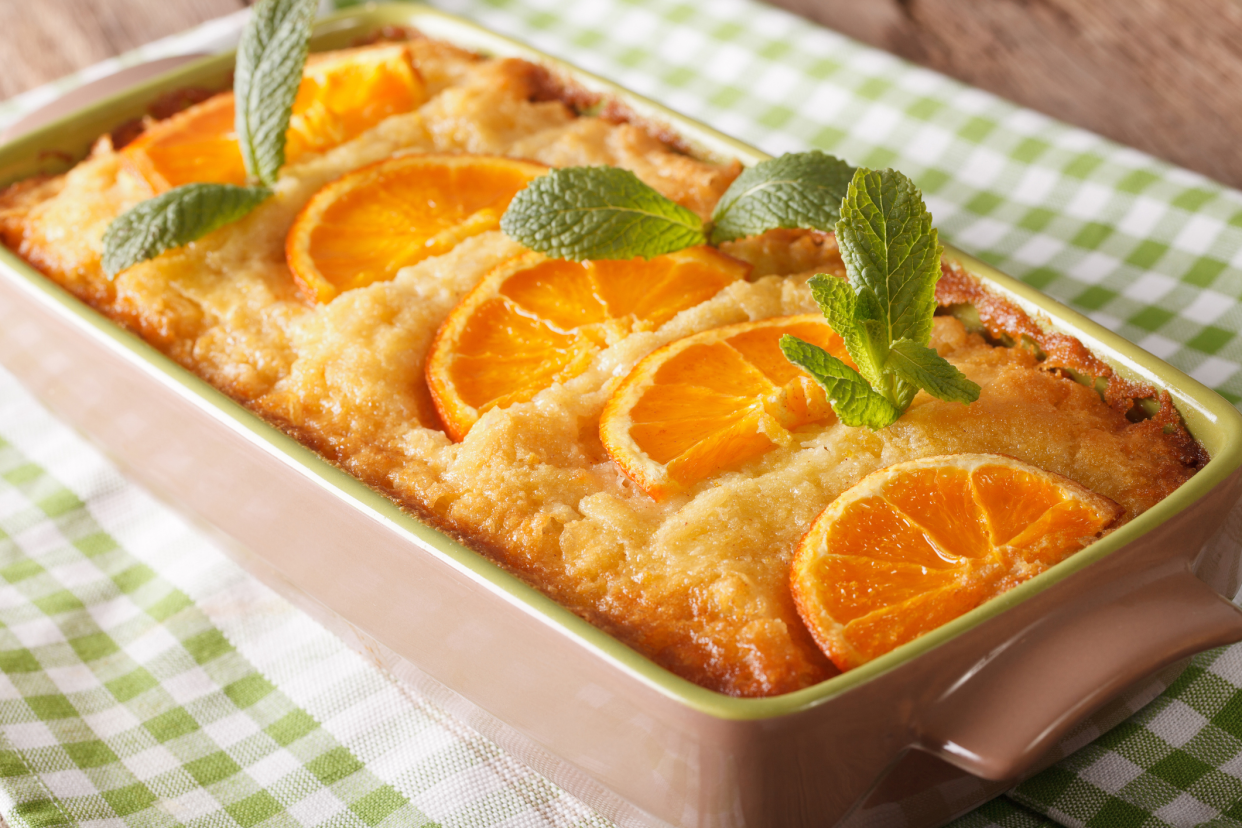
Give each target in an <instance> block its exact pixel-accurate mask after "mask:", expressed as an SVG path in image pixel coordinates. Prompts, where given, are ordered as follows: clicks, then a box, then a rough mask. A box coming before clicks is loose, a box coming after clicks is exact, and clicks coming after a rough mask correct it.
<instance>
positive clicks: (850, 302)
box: [807, 273, 884, 388]
mask: <svg viewBox="0 0 1242 828" xmlns="http://www.w3.org/2000/svg"><path fill="white" fill-rule="evenodd" d="M807 285H808V286H809V287H810V288H811V295H812V296H813V297H814V298H815V302H816V304H818V305H819V309H820V310H821V311H823V314H824V318H825V319H827V320H828V325H829V326H830V327H831V328H832V329H833V330H834V331H836V332H837V335H838V336H840V337H841V339H843V340H845V349H846V350H847V351H849V353H850V356H851V357H852V358H853V359H854V364H855V365H857V366H858V370H859V373H861V374H862V375H863V376H864V377H865V378H866V379H867V382H869V383H871V385H872V387H873V388H878V387H880V384H881V383H882V382H883V376H884V363H883V362H882V361H878V360H877V358H876V356H875V355H873V354H872V353H871V350H870V348H869V342H870V340H869V339H868V338H867V337H866V336H865V335H864V333H865V332H864V330H863V328H862V326H860V325H859V323H858V321H857V315H858V294H857V293H855V292H854V289H853V288H852V287H850V284H849V282H847V281H845V280H844V279H840V278H837V277H836V276H833V275H831V274H827V273H819V274H816V275H815V276H813V277H811V280H810V281H809V282H807Z"/></svg>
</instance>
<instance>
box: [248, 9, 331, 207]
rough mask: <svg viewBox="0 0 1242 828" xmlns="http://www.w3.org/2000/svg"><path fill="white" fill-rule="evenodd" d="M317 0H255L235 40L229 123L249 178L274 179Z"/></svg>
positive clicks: (271, 182)
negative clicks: (233, 101) (233, 102)
mask: <svg viewBox="0 0 1242 828" xmlns="http://www.w3.org/2000/svg"><path fill="white" fill-rule="evenodd" d="M318 5H319V4H318V2H317V0H259V2H257V3H255V4H254V7H253V8H252V9H251V13H250V20H249V21H248V22H247V23H246V28H245V30H244V31H243V32H242V36H241V42H240V43H239V44H238V46H237V69H236V74H235V75H234V78H233V92H234V95H235V96H236V107H237V110H236V115H235V126H236V129H237V140H238V142H239V143H240V144H241V151H242V159H243V160H244V161H245V163H246V172H247V173H248V174H249V175H250V177H251V179H258V180H259V181H261V182H262V183H264V184H266V185H268V186H269V187H270V186H273V185H275V183H276V177H277V175H278V174H279V173H280V168H281V167H282V166H284V163H285V133H286V132H288V131H289V117H290V115H291V113H292V111H293V99H294V98H295V97H297V94H298V85H299V84H301V82H302V67H303V65H304V64H305V63H306V54H307V51H308V49H309V41H310V31H311V23H312V22H313V21H314V19H315V9H316V8H317V7H318Z"/></svg>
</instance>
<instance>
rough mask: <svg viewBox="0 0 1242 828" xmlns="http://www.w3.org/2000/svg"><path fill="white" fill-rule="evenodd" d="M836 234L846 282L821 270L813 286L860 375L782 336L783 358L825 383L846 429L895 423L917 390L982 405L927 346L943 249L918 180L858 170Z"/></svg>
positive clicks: (970, 388) (819, 351) (970, 387)
mask: <svg viewBox="0 0 1242 828" xmlns="http://www.w3.org/2000/svg"><path fill="white" fill-rule="evenodd" d="M836 230H837V244H838V245H839V246H840V248H841V258H842V259H843V260H844V261H845V271H846V274H847V276H848V277H849V282H848V283H846V282H844V281H842V280H840V279H837V278H836V277H833V276H827V275H823V274H820V275H818V276H816V277H815V278H813V279H812V280H811V281H810V286H811V292H812V295H813V296H814V297H815V301H816V303H817V304H819V306H820V309H821V310H822V311H823V313H824V317H825V318H826V319H827V320H828V324H829V325H830V326H831V327H832V329H833V330H834V331H836V332H837V334H838V335H840V337H841V338H842V340H844V342H845V349H846V351H847V352H848V353H849V355H850V358H851V359H853V360H854V364H855V365H857V366H858V369H857V370H855V369H853V368H851V367H850V366H848V365H846V364H845V363H844V362H843V361H841V360H840V359H837V358H836V357H834V356H832V355H831V354H829V353H827V352H825V351H824V350H823V349H821V348H818V347H817V346H815V345H812V344H810V343H808V342H804V341H802V340H800V339H798V338H797V337H793V336H785V337H782V338H781V342H780V345H781V350H782V351H783V352H784V353H785V356H786V358H788V359H789V361H790V362H792V363H794V364H795V365H797V366H799V367H801V368H802V369H803V370H805V371H807V373H809V374H810V375H811V376H813V377H814V378H815V379H816V380H817V381H818V382H819V383H820V384H821V385H823V386H824V389H825V390H826V391H827V393H828V398H829V400H830V401H831V402H832V405H833V410H835V411H836V412H837V416H838V417H840V418H841V422H843V423H845V424H846V425H849V426H867V427H868V428H871V429H873V430H878V429H881V428H884V427H886V426H889V425H891V424H892V423H893V422H895V421H896V420H897V418H898V417H900V416H901V414H902V413H903V412H904V411H905V410H906V409H907V408H909V406H910V403H911V402H912V401H913V399H914V395H915V394H917V393H918V391H919V389H922V390H924V391H926V392H927V393H929V394H931V395H932V396H934V397H938V398H939V399H942V400H950V401H954V402H962V403H970V402H974V401H975V400H976V399H978V397H979V391H980V389H979V386H978V385H976V384H975V383H973V382H971V381H970V380H969V379H967V378H966V376H965V375H964V374H962V373H961V371H959V370H958V369H957V368H955V367H954V366H953V365H951V364H950V363H949V362H948V361H946V360H945V359H944V358H943V357H941V356H940V355H939V354H937V353H936V352H935V351H934V350H932V349H931V348H929V347H927V346H928V343H929V342H930V341H931V331H932V316H933V315H934V313H935V310H936V282H937V281H939V279H940V256H941V253H942V252H943V250H942V248H941V246H940V242H939V238H938V236H937V233H936V230H935V228H933V227H932V225H931V213H929V212H928V211H927V207H926V206H925V205H924V204H923V198H922V195H921V194H920V193H919V191H918V188H917V187H915V186H914V183H913V182H912V181H910V179H908V178H906V177H905V176H904V175H902V174H901V173H899V172H896V171H894V170H879V171H872V170H866V169H859V170H858V171H857V172H855V173H854V176H853V179H852V180H851V181H850V185H849V189H848V192H847V193H846V196H845V199H844V200H843V201H842V203H841V219H840V221H838V222H837V226H836ZM863 383H865V384H866V386H867V388H868V390H869V391H870V394H868V393H866V392H864V391H862V390H861V389H860V387H859V386H860V385H861V384H863ZM881 400H882V401H883V402H885V403H886V404H887V405H881V404H880V401H881Z"/></svg>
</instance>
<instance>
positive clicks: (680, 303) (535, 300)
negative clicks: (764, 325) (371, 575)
mask: <svg viewBox="0 0 1242 828" xmlns="http://www.w3.org/2000/svg"><path fill="white" fill-rule="evenodd" d="M749 273H750V265H748V264H745V263H743V262H740V261H738V260H736V259H733V258H731V257H729V256H726V255H725V254H723V253H721V252H719V251H717V250H715V249H714V248H711V247H691V248H687V249H685V250H679V251H677V252H676V253H670V254H667V255H664V256H656V257H654V258H652V259H647V260H644V259H630V260H626V261H597V262H592V261H588V262H570V261H565V260H562V259H548V258H547V257H545V256H543V255H542V254H539V253H533V252H532V253H527V254H523V255H522V256H519V257H517V258H515V259H513V260H511V261H509V262H506V263H504V264H502V265H500V266H499V267H497V268H496V269H494V270H493V271H492V272H491V273H490V274H488V275H487V276H486V277H485V278H484V279H483V281H482V282H481V283H480V284H479V285H478V287H476V288H475V289H474V290H473V291H472V292H471V293H470V294H469V295H468V296H467V297H466V298H465V299H464V300H462V302H461V304H460V305H458V306H457V308H456V309H455V310H454V311H453V312H452V313H451V314H450V315H449V317H448V318H447V319H446V320H445V321H444V324H443V325H442V326H441V328H440V331H439V333H438V334H437V335H436V339H435V342H434V343H433V344H432V346H431V351H430V353H429V355H428V358H427V384H428V386H429V387H430V388H431V394H432V397H433V399H434V400H435V402H436V408H437V409H438V410H439V412H440V416H441V418H442V420H443V421H444V424H445V427H446V429H447V431H448V433H449V436H451V437H452V438H453V439H454V440H458V441H460V440H463V439H465V436H466V434H467V433H468V432H469V431H470V429H471V427H472V426H473V425H474V424H475V422H477V420H478V419H479V417H480V416H482V415H483V414H484V413H485V412H487V411H489V410H491V409H493V408H505V407H507V406H510V405H513V404H514V403H517V402H523V401H526V400H529V399H532V398H533V397H534V396H535V395H536V394H537V393H539V392H540V391H541V390H543V389H545V388H548V387H550V386H551V385H552V384H554V383H557V382H565V381H567V380H569V379H571V378H573V377H575V376H578V375H579V374H581V373H583V372H584V371H586V370H587V368H588V367H589V366H590V364H591V361H592V359H593V358H594V356H595V354H596V353H598V352H599V351H600V350H601V349H603V348H606V347H608V346H610V345H613V344H615V343H616V342H618V341H619V340H620V339H621V338H622V337H624V336H626V335H628V334H630V333H633V332H635V331H644V330H645V331H651V330H655V329H657V328H659V327H660V326H661V325H663V324H664V323H666V322H668V321H669V320H670V319H672V318H673V317H674V316H676V315H677V314H678V313H680V312H681V311H683V310H686V309H687V308H690V307H693V306H694V305H697V304H699V303H700V302H704V301H706V300H707V299H710V298H711V297H712V296H715V295H716V294H717V293H719V292H720V291H721V290H722V289H724V288H725V287H727V286H728V285H729V284H731V283H733V282H736V281H739V280H742V279H745V278H746V277H747V275H748V274H749Z"/></svg>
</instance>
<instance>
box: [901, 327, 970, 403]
mask: <svg viewBox="0 0 1242 828" xmlns="http://www.w3.org/2000/svg"><path fill="white" fill-rule="evenodd" d="M887 367H888V368H889V370H891V371H892V372H893V373H895V374H896V375H897V376H898V377H900V378H901V379H902V380H905V381H906V382H907V383H909V384H911V385H914V386H917V387H918V388H922V389H924V390H925V391H927V393H928V394H931V395H932V396H933V397H937V398H939V399H942V400H948V401H949V402H960V403H972V402H974V401H975V400H977V399H979V391H980V388H979V386H978V385H976V384H975V383H973V382H971V381H970V380H968V379H966V375H965V374H963V373H962V372H961V371H959V370H957V367H956V366H954V365H953V364H952V363H950V362H949V361H948V360H946V359H945V358H944V357H942V356H940V354H938V353H936V352H935V351H933V350H932V349H931V348H928V347H926V346H925V345H920V344H918V343H917V342H912V341H910V340H909V339H899V340H897V341H896V342H894V343H893V347H892V350H890V351H889V353H888V366H887Z"/></svg>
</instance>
